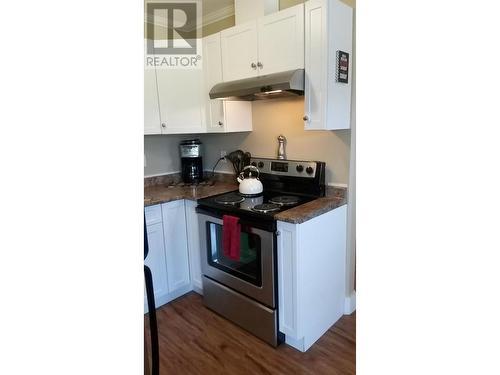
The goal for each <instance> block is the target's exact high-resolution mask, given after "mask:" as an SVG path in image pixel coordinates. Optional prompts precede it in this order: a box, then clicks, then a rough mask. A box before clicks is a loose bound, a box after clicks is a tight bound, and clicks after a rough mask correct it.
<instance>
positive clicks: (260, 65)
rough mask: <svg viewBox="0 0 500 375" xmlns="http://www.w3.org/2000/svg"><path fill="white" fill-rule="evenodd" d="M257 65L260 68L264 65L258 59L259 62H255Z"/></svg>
mask: <svg viewBox="0 0 500 375" xmlns="http://www.w3.org/2000/svg"><path fill="white" fill-rule="evenodd" d="M257 66H258V67H259V68H260V69H262V68H263V67H264V65H262V63H261V62H260V61H259V62H257Z"/></svg>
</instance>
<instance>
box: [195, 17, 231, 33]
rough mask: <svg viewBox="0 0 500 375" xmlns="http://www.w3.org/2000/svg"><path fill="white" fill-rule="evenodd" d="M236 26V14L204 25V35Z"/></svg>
mask: <svg viewBox="0 0 500 375" xmlns="http://www.w3.org/2000/svg"><path fill="white" fill-rule="evenodd" d="M233 26H234V15H232V16H231V17H227V18H224V19H222V20H220V21H217V22H214V23H210V24H208V25H205V26H203V31H202V33H203V36H204V37H205V36H207V35H211V34H215V33H218V32H219V31H221V30H224V29H229V28H230V27H233Z"/></svg>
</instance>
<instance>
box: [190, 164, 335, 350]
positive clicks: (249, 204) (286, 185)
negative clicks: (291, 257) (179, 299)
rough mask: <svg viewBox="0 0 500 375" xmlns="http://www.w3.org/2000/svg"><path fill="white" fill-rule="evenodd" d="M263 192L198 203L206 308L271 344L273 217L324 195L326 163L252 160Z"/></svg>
mask: <svg viewBox="0 0 500 375" xmlns="http://www.w3.org/2000/svg"><path fill="white" fill-rule="evenodd" d="M251 164H252V165H254V166H256V167H258V168H259V170H260V179H261V181H262V184H263V187H264V191H263V193H262V194H261V195H259V196H252V197H244V196H242V195H240V194H239V192H238V191H233V192H229V193H224V194H220V195H216V196H211V197H208V198H204V199H200V200H198V206H197V208H196V211H197V213H198V220H199V228H200V241H201V252H202V253H201V264H202V272H203V293H204V296H203V301H204V304H205V305H206V306H207V307H208V308H210V309H212V310H214V311H215V312H217V313H219V314H220V315H222V316H224V317H226V318H227V319H229V320H231V321H233V322H234V323H236V324H238V325H240V326H241V327H243V328H245V329H247V330H248V331H250V332H252V333H253V334H254V335H256V336H257V337H259V338H261V339H262V340H264V341H266V342H268V343H269V344H271V345H273V346H277V345H279V343H280V342H281V341H282V339H283V338H282V335H281V334H280V333H279V327H278V311H277V308H278V298H277V297H278V296H277V291H278V288H277V275H276V270H277V263H276V243H277V241H276V236H277V235H279V233H277V231H276V219H275V215H276V214H277V213H279V212H283V211H285V210H288V209H290V208H293V207H296V206H298V205H301V204H304V203H307V202H309V201H311V200H314V199H316V198H318V197H321V196H324V195H325V163H323V162H314V161H295V160H294V161H292V160H277V159H265V158H252V159H251Z"/></svg>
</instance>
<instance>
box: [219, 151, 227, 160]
mask: <svg viewBox="0 0 500 375" xmlns="http://www.w3.org/2000/svg"><path fill="white" fill-rule="evenodd" d="M226 155H227V151H226V150H220V157H221V158H223V157H225V156H226Z"/></svg>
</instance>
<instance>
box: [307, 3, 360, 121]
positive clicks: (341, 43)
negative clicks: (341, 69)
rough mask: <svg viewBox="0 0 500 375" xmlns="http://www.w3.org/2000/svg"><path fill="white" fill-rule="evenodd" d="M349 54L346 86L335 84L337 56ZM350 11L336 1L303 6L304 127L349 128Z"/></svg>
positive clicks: (350, 73) (350, 83)
mask: <svg viewBox="0 0 500 375" xmlns="http://www.w3.org/2000/svg"><path fill="white" fill-rule="evenodd" d="M338 51H342V52H346V53H348V54H349V63H348V83H343V82H337V53H338ZM351 65H352V8H350V7H349V6H347V5H345V4H344V3H342V2H341V1H339V0H309V1H307V2H306V3H305V82H304V86H305V87H304V96H305V103H304V109H305V113H304V127H305V129H306V130H337V129H349V128H350V126H351V125H350V124H351V121H350V117H351V85H352V77H351V75H352V66H351Z"/></svg>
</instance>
